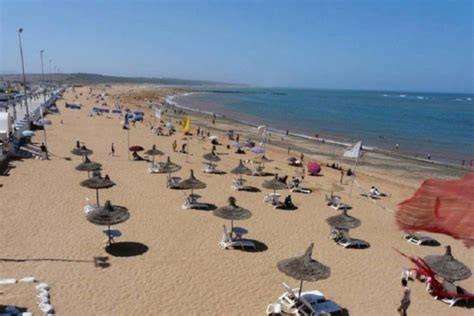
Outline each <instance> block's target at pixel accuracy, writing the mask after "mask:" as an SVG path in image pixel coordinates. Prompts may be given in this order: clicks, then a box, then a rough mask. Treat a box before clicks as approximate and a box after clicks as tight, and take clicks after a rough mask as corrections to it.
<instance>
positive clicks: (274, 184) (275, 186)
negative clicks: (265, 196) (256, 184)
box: [262, 174, 288, 194]
mask: <svg viewBox="0 0 474 316" xmlns="http://www.w3.org/2000/svg"><path fill="white" fill-rule="evenodd" d="M262 186H263V187H264V188H265V189H269V190H273V194H275V191H276V190H284V189H288V185H287V184H286V183H285V182H283V181H280V180H279V179H278V175H277V174H276V175H275V177H274V178H272V179H271V180H265V181H263V183H262Z"/></svg>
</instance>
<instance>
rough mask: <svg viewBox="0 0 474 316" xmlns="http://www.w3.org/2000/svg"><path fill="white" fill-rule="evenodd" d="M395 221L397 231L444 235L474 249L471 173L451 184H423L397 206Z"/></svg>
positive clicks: (431, 182)
mask: <svg viewBox="0 0 474 316" xmlns="http://www.w3.org/2000/svg"><path fill="white" fill-rule="evenodd" d="M395 219H396V222H397V225H398V227H399V228H400V230H404V231H411V232H413V231H427V232H433V233H441V234H446V235H449V236H451V237H453V238H455V239H461V240H463V241H464V244H465V245H466V247H472V246H474V173H469V174H466V175H465V176H464V177H463V178H461V179H455V180H439V179H429V180H425V181H424V182H423V183H422V185H421V186H420V188H419V189H418V190H417V191H416V192H415V194H414V195H413V196H412V197H411V198H409V199H408V200H405V201H403V202H401V203H400V204H399V208H398V211H397V213H396V214H395Z"/></svg>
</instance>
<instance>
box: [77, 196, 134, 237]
mask: <svg viewBox="0 0 474 316" xmlns="http://www.w3.org/2000/svg"><path fill="white" fill-rule="evenodd" d="M86 218H87V220H88V221H89V222H91V223H93V224H96V225H101V226H107V232H108V234H107V235H108V237H109V244H110V242H111V236H110V226H111V225H117V224H120V223H123V222H125V221H126V220H128V219H129V218H130V213H129V212H128V209H127V208H126V207H123V206H118V205H112V204H111V203H110V201H109V200H107V201H105V204H104V206H97V207H94V208H93V209H92V210H91V211H90V212H89V213H87V215H86Z"/></svg>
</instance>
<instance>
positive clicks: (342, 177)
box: [339, 168, 344, 184]
mask: <svg viewBox="0 0 474 316" xmlns="http://www.w3.org/2000/svg"><path fill="white" fill-rule="evenodd" d="M343 179H344V170H343V169H342V168H341V179H340V180H339V182H340V183H341V184H342V180H343Z"/></svg>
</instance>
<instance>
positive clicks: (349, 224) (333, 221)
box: [326, 209, 361, 229]
mask: <svg viewBox="0 0 474 316" xmlns="http://www.w3.org/2000/svg"><path fill="white" fill-rule="evenodd" d="M326 222H327V223H328V224H329V226H332V227H334V228H339V229H353V228H357V227H359V226H360V224H361V222H360V220H359V219H357V218H355V217H353V216H350V215H348V214H347V209H344V210H343V211H342V213H341V214H339V215H336V216H331V217H328V218H327V219H326Z"/></svg>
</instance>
